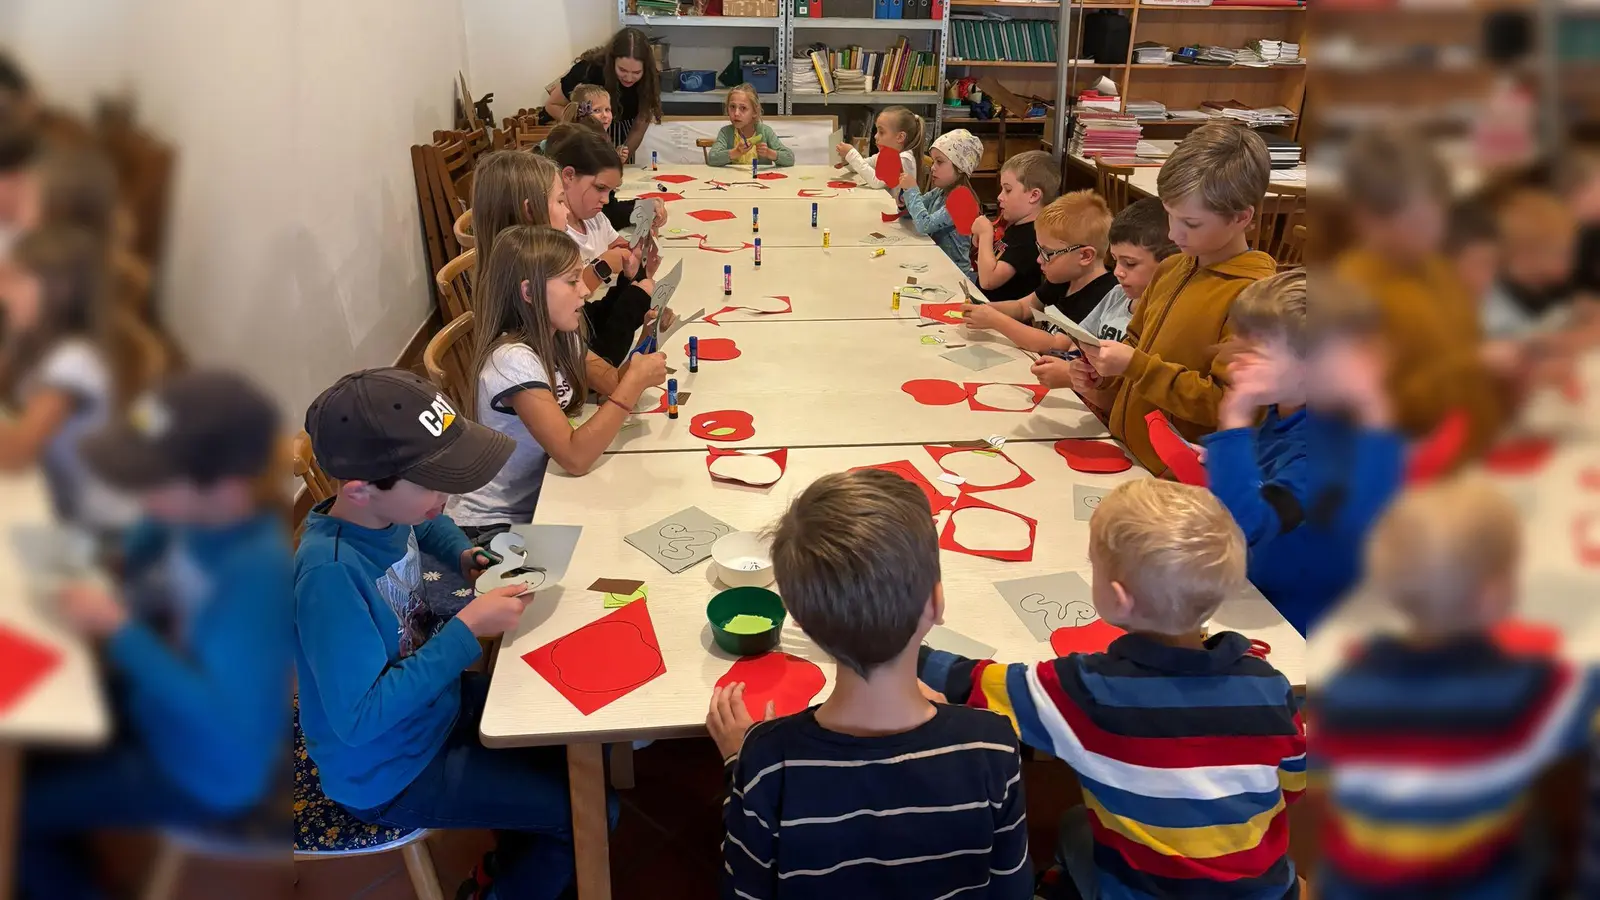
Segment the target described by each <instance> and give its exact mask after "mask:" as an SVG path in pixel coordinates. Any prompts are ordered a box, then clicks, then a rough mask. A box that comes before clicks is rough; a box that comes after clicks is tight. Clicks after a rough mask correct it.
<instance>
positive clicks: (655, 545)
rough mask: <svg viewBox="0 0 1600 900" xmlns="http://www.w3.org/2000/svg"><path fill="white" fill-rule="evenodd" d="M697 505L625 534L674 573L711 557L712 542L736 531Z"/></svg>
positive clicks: (643, 551)
mask: <svg viewBox="0 0 1600 900" xmlns="http://www.w3.org/2000/svg"><path fill="white" fill-rule="evenodd" d="M733 530H734V529H733V526H732V525H729V524H728V523H726V522H723V521H721V520H720V519H714V518H712V517H711V516H710V515H708V514H707V513H706V512H705V511H704V510H702V509H700V508H699V507H698V506H691V507H689V508H688V509H685V510H683V511H681V512H676V513H673V514H672V515H670V516H667V517H666V518H665V519H662V520H661V521H659V522H657V523H655V524H654V525H651V526H649V527H647V528H641V529H639V530H638V531H635V532H634V533H633V534H630V535H628V536H627V537H625V538H623V540H625V541H627V542H628V543H630V544H632V545H633V546H634V547H635V548H637V549H638V550H639V551H640V552H642V553H643V554H644V555H646V556H648V557H650V558H651V559H653V560H655V561H656V562H657V563H660V564H661V567H662V568H663V569H666V570H667V571H668V572H672V573H674V574H676V573H678V572H682V571H683V570H684V569H687V568H689V567H690V566H692V565H695V564H696V563H698V562H701V561H702V560H706V559H710V558H711V545H712V544H715V543H716V542H717V538H720V537H722V536H723V535H725V534H729V533H731V532H732V531H733Z"/></svg>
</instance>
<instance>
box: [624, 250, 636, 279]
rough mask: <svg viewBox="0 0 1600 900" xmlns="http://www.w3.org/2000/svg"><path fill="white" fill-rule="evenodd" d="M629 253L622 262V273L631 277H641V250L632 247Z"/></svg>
mask: <svg viewBox="0 0 1600 900" xmlns="http://www.w3.org/2000/svg"><path fill="white" fill-rule="evenodd" d="M627 253H628V255H627V256H626V257H625V258H624V260H623V262H622V274H624V275H626V276H628V277H629V278H637V277H639V251H638V250H634V249H631V248H630V249H629V250H628V251H627Z"/></svg>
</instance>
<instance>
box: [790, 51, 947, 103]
mask: <svg viewBox="0 0 1600 900" xmlns="http://www.w3.org/2000/svg"><path fill="white" fill-rule="evenodd" d="M789 72H790V78H789V85H790V89H791V90H792V91H793V92H794V93H796V94H818V93H820V94H831V93H834V92H835V91H840V92H851V93H864V92H866V91H933V90H938V87H939V57H938V54H936V53H933V52H932V51H929V50H913V49H911V47H910V44H909V42H908V41H907V39H906V38H903V37H902V38H901V39H900V41H899V43H897V44H896V45H895V46H893V47H890V48H889V49H888V50H864V49H862V48H861V47H858V46H851V47H845V48H843V49H839V50H829V49H816V50H811V51H810V52H804V51H802V53H801V54H797V55H796V56H795V58H794V59H793V60H792V61H791V62H790V69H789Z"/></svg>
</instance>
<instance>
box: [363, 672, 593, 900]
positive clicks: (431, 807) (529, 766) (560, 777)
mask: <svg viewBox="0 0 1600 900" xmlns="http://www.w3.org/2000/svg"><path fill="white" fill-rule="evenodd" d="M488 693H489V679H487V678H485V677H484V676H482V675H479V674H477V673H474V672H469V673H467V674H465V675H463V676H462V679H461V714H460V716H458V717H457V719H456V724H455V728H454V729H452V730H451V732H450V735H449V737H447V738H446V739H445V743H444V746H443V747H442V748H440V750H439V752H438V754H436V755H435V756H434V758H433V762H431V763H429V764H428V767H427V768H426V769H423V770H422V774H420V775H418V776H417V777H416V779H415V780H413V781H412V782H411V784H410V785H408V786H407V787H406V789H405V790H403V791H401V792H400V794H399V796H397V797H395V798H394V799H393V800H391V801H389V802H388V803H386V804H384V805H383V806H380V807H378V808H376V809H364V810H363V809H352V810H350V812H351V813H352V814H354V815H355V816H356V818H358V819H361V820H363V821H366V822H370V823H374V824H378V825H391V826H397V827H401V828H489V829H493V830H494V832H495V842H496V851H495V862H496V868H497V870H498V871H497V873H496V877H495V883H494V893H495V896H497V897H506V898H513V897H514V898H517V900H554V898H556V897H557V896H559V895H560V894H561V892H562V891H563V890H565V889H566V887H567V886H568V885H569V884H570V883H571V882H572V877H573V859H572V805H571V802H570V799H569V797H568V794H567V755H566V750H565V748H563V747H525V748H518V749H514V750H490V749H488V748H486V747H484V746H483V744H482V743H480V742H479V740H478V724H479V721H480V720H481V719H482V718H483V704H484V700H485V699H486V698H487V696H488ZM607 799H608V807H609V812H610V814H611V825H612V827H616V823H617V814H618V806H617V801H616V797H615V796H614V795H613V796H608V798H607Z"/></svg>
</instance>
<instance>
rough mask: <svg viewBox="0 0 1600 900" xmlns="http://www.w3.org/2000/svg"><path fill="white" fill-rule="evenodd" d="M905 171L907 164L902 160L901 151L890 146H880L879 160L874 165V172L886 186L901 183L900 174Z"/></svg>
mask: <svg viewBox="0 0 1600 900" xmlns="http://www.w3.org/2000/svg"><path fill="white" fill-rule="evenodd" d="M904 171H905V164H904V163H902V162H901V161H900V152H899V151H898V150H891V149H889V148H888V147H879V148H878V161H877V162H876V163H874V164H873V166H872V174H874V175H876V176H877V177H878V180H879V181H881V182H883V183H884V185H885V186H889V185H895V184H899V183H900V175H901V173H903V172H904Z"/></svg>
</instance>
